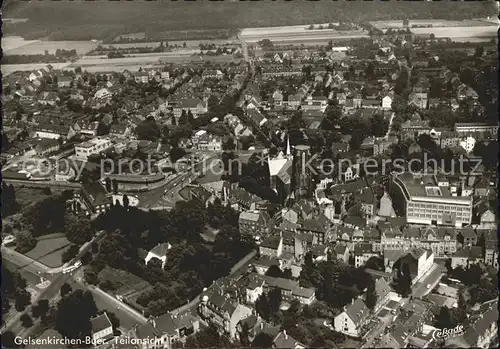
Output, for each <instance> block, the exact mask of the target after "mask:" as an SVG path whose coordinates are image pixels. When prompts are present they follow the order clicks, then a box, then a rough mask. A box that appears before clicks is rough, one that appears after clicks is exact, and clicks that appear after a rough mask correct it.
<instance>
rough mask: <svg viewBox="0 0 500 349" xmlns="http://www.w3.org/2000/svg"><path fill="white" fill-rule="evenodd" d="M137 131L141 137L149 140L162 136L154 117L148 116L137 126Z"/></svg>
mask: <svg viewBox="0 0 500 349" xmlns="http://www.w3.org/2000/svg"><path fill="white" fill-rule="evenodd" d="M135 133H136V134H137V137H138V138H139V139H144V140H148V141H156V140H158V139H159V138H160V137H161V131H160V128H159V127H158V125H157V124H156V120H155V119H154V118H153V117H148V118H147V119H146V120H144V121H143V122H141V123H140V124H139V125H138V126H137V127H136V128H135Z"/></svg>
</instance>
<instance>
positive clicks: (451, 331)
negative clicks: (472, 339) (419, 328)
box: [432, 325, 464, 340]
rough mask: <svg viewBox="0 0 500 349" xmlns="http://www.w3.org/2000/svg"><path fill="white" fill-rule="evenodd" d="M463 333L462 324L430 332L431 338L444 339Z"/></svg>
mask: <svg viewBox="0 0 500 349" xmlns="http://www.w3.org/2000/svg"><path fill="white" fill-rule="evenodd" d="M463 333H464V326H463V325H457V326H456V327H454V328H444V329H442V330H435V331H434V332H432V338H433V339H434V340H446V339H448V338H452V337H458V336H461V335H462V334H463Z"/></svg>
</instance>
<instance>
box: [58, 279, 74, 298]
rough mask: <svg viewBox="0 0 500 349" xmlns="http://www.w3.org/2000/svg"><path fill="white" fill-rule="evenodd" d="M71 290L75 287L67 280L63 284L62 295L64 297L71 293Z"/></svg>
mask: <svg viewBox="0 0 500 349" xmlns="http://www.w3.org/2000/svg"><path fill="white" fill-rule="evenodd" d="M71 291H73V289H72V288H71V286H70V285H69V284H68V283H66V282H65V283H64V284H62V286H61V297H64V296H66V295H67V294H70V293H71Z"/></svg>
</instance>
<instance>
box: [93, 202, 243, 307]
mask: <svg viewBox="0 0 500 349" xmlns="http://www.w3.org/2000/svg"><path fill="white" fill-rule="evenodd" d="M124 210H125V208H123V207H121V206H115V207H113V208H112V209H111V210H109V211H108V212H106V213H104V214H103V215H101V216H99V217H98V218H97V219H96V221H95V225H96V227H97V228H98V229H104V230H107V231H109V232H110V233H109V234H108V236H107V238H106V239H105V240H104V241H103V242H102V243H101V245H100V247H99V253H98V256H97V258H96V259H95V260H94V261H92V262H91V264H90V267H91V268H90V269H89V270H88V271H87V272H86V279H87V282H91V283H98V282H99V279H98V273H99V272H100V270H102V268H103V267H104V266H105V265H109V266H110V267H112V268H117V269H122V270H126V271H128V272H131V273H132V274H134V275H137V276H139V277H141V278H143V279H144V280H146V281H148V282H149V283H151V284H152V285H153V287H152V288H151V289H149V290H147V291H146V292H144V293H142V294H141V295H140V296H139V298H138V299H137V303H138V304H140V305H142V306H144V307H145V308H146V309H147V310H148V312H149V313H150V314H152V315H159V314H162V313H164V312H165V311H167V310H171V309H173V308H176V307H178V306H180V305H182V304H184V303H186V302H187V301H189V300H191V299H192V298H193V297H195V296H196V295H198V294H199V292H200V291H201V290H202V289H203V287H205V286H208V285H209V284H211V283H212V282H213V281H214V280H216V279H218V278H220V277H223V276H226V275H228V274H229V271H230V268H231V266H232V265H234V264H235V263H236V262H237V261H239V260H240V259H241V258H242V257H243V256H245V255H246V254H247V253H249V252H250V251H251V249H252V248H253V242H251V241H249V240H246V239H245V238H244V237H241V236H240V234H239V230H238V228H237V222H238V220H237V213H236V212H234V211H233V210H232V209H231V208H229V207H224V206H222V205H221V204H220V202H215V203H214V204H211V205H209V206H208V208H205V207H204V206H203V205H202V204H201V203H200V202H199V201H196V200H192V201H187V202H182V201H180V202H178V203H177V204H176V206H175V208H174V209H173V210H171V211H149V212H145V211H142V210H139V209H136V208H133V207H130V208H129V209H128V211H127V213H126V214H125V213H124ZM208 213H210V215H209V214H208ZM186 222H189V224H186ZM207 225H213V227H214V228H217V229H219V232H218V234H217V237H216V240H215V242H214V243H213V244H208V243H206V242H204V241H203V240H202V238H201V236H200V234H201V233H202V232H204V231H205V227H206V226H207ZM164 242H169V243H170V244H172V245H173V247H172V248H171V249H170V250H169V251H168V259H167V262H166V264H165V266H164V268H163V269H162V268H161V263H155V262H151V261H150V262H149V263H148V265H147V266H146V265H145V264H144V261H143V259H142V258H141V257H139V249H142V250H145V251H149V250H150V249H152V248H153V247H155V246H156V245H158V244H160V243H164ZM105 286H106V288H108V289H112V288H113V285H111V284H109V282H108V283H107V284H106V285H105ZM165 295H168V297H167V296H165Z"/></svg>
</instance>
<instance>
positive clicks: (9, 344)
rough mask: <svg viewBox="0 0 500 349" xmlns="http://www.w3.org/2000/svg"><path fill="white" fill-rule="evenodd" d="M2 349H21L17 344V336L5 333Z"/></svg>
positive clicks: (3, 334) (12, 333)
mask: <svg viewBox="0 0 500 349" xmlns="http://www.w3.org/2000/svg"><path fill="white" fill-rule="evenodd" d="M2 348H8V349H11V348H12V349H13V348H19V345H18V344H17V343H16V335H15V334H14V332H12V331H5V332H3V333H2Z"/></svg>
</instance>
